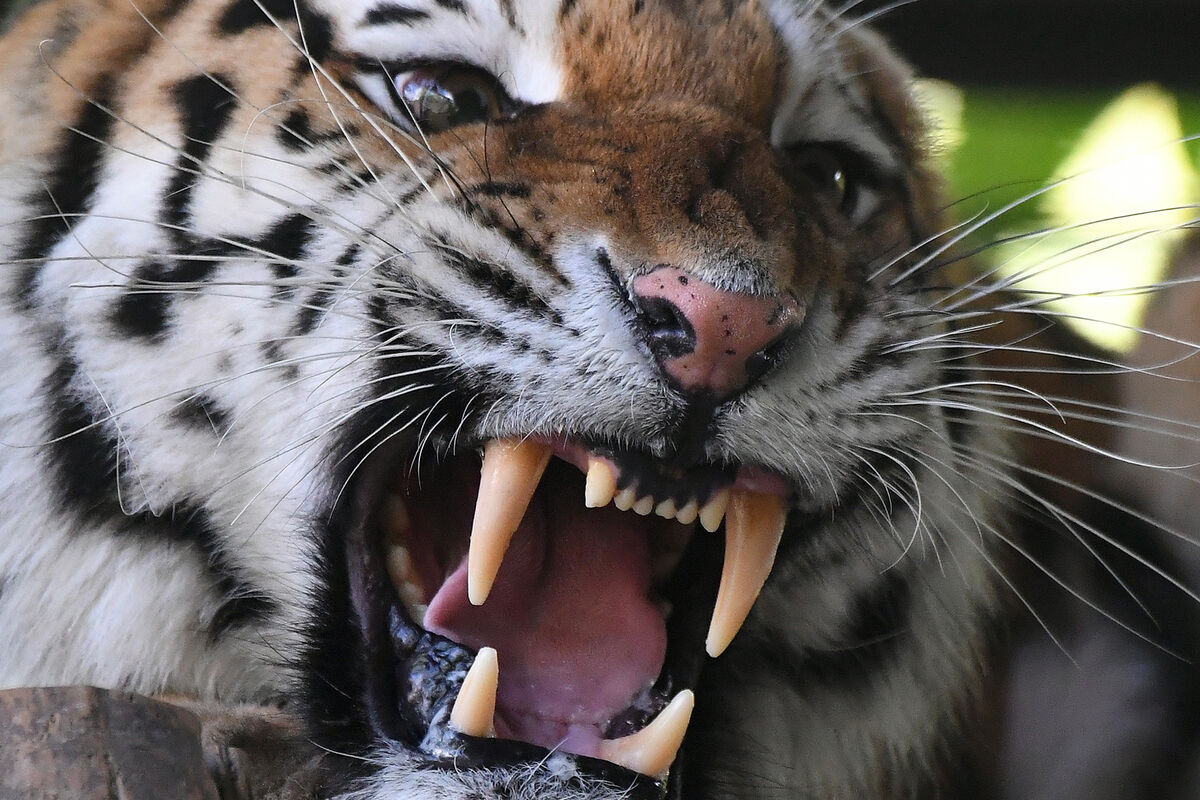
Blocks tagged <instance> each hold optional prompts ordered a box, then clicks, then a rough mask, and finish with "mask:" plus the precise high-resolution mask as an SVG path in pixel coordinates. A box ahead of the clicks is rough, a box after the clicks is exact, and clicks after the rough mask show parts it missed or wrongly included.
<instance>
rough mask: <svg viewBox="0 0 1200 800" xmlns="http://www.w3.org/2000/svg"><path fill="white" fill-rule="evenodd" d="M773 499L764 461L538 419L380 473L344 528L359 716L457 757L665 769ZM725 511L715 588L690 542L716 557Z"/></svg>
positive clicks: (767, 563)
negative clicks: (667, 447)
mask: <svg viewBox="0 0 1200 800" xmlns="http://www.w3.org/2000/svg"><path fill="white" fill-rule="evenodd" d="M402 463H403V462H402ZM787 499H788V486H787V484H786V482H785V481H783V480H782V479H780V478H778V477H777V476H774V475H772V474H769V473H767V472H765V471H762V470H757V469H751V468H748V467H742V466H737V465H708V464H706V465H700V466H695V467H690V468H687V469H676V468H671V467H669V466H667V465H664V464H663V463H662V462H659V461H656V460H655V459H653V458H652V457H650V456H648V455H644V454H639V453H634V452H630V451H618V450H616V449H610V448H606V447H603V446H600V445H594V444H593V445H585V444H583V443H581V442H579V441H575V440H570V439H553V440H551V439H545V438H540V437H530V438H526V439H519V440H517V439H507V440H500V439H497V440H491V441H489V442H486V443H485V444H484V445H483V447H482V448H481V452H475V451H472V452H469V453H466V454H459V455H455V456H452V457H450V458H448V459H446V460H445V461H443V462H442V463H439V464H437V465H434V466H432V467H430V466H426V465H422V466H421V467H420V468H418V467H416V466H412V465H411V464H409V465H408V466H406V467H405V468H403V469H399V470H398V471H393V472H391V473H388V474H387V476H386V477H383V478H380V479H379V485H378V487H377V488H376V489H375V490H374V492H373V496H372V498H371V499H369V500H368V504H369V508H370V511H369V512H368V513H369V519H370V523H369V524H368V525H367V526H365V528H364V529H363V534H362V536H363V541H361V542H351V543H350V544H349V546H350V564H351V593H352V598H353V602H354V604H355V607H356V609H357V612H358V614H359V617H360V618H361V619H362V620H363V624H364V626H365V630H364V634H365V639H366V641H367V650H368V658H369V660H370V661H371V663H370V664H369V665H368V672H369V673H370V677H369V678H368V680H367V683H368V694H369V706H370V713H371V715H372V717H373V718H374V719H375V724H376V725H377V726H378V727H380V728H382V731H383V732H384V733H386V734H387V735H388V736H389V737H390V738H392V739H393V740H396V741H399V742H401V743H403V744H404V745H406V746H407V747H409V748H410V749H414V750H416V751H419V752H420V753H422V754H423V755H424V756H426V757H427V758H428V759H431V760H435V761H438V762H443V763H453V764H454V765H456V766H457V767H460V768H461V767H463V766H464V765H466V766H471V765H475V766H481V765H488V764H493V763H496V762H497V760H499V761H503V762H509V763H514V764H516V763H528V762H542V763H546V762H547V759H548V758H550V757H551V755H553V757H554V758H555V759H558V760H559V761H560V762H565V763H567V764H569V768H570V769H571V770H574V771H575V772H576V773H577V774H579V775H580V776H590V777H593V778H599V779H604V780H609V781H611V782H615V783H621V784H623V785H625V786H632V785H634V784H636V783H639V782H642V783H647V782H648V783H649V784H651V785H652V786H657V787H659V788H660V789H661V788H662V787H664V786H665V779H666V777H667V774H668V771H669V768H670V766H671V764H672V763H673V762H674V761H675V759H676V757H677V754H678V752H679V750H680V747H681V745H682V742H683V740H684V737H685V734H686V732H687V727H688V722H689V720H690V717H691V712H692V706H693V696H692V692H691V689H690V687H691V686H693V685H694V683H695V680H696V677H697V673H698V669H699V666H698V665H699V664H700V663H702V661H703V656H702V655H701V648H703V651H705V652H707V653H708V655H710V656H717V655H719V654H720V653H721V652H723V651H724V650H725V648H726V647H727V646H728V645H729V644H730V642H731V641H732V640H733V638H734V637H735V636H736V634H737V632H738V631H739V629H740V628H741V626H742V624H743V622H744V621H745V619H746V616H747V614H748V613H749V611H750V608H751V606H752V605H753V603H754V601H755V599H756V598H757V596H758V594H759V592H760V590H761V589H762V586H763V584H764V582H765V581H766V579H767V576H768V575H769V573H770V570H771V567H772V565H773V563H774V560H775V553H776V550H777V548H778V545H779V542H780V539H781V536H782V533H783V529H784V526H785V523H786V517H787ZM722 530H723V532H724V536H725V557H724V566H723V568H722V569H721V570H720V582H719V588H718V590H717V591H716V600H715V603H713V601H712V599H711V598H712V594H711V585H712V583H714V582H715V577H716V575H715V573H716V571H717V570H716V566H715V564H714V563H712V562H713V561H714V560H715V559H714V558H706V557H704V556H703V555H698V554H702V553H709V554H716V558H719V551H718V550H714V547H713V544H712V543H713V542H717V543H718V547H719V539H717V538H716V537H715V536H714V534H717V535H719V534H720V533H721V531H722ZM697 571H699V572H704V573H707V580H705V581H702V580H700V579H699V577H698V576H697V575H695V573H696V572H697ZM698 585H703V586H706V587H708V588H707V591H708V592H709V594H708V595H707V599H704V600H701V601H699V603H697V602H696V600H695V598H696V591H695V590H694V587H695V586H698ZM681 586H683V587H684V589H683V590H682V591H681V589H680V587H681ZM689 586H690V587H692V589H691V590H689V589H688V588H687V587H689ZM684 597H687V598H690V599H689V600H688V601H687V602H689V603H691V604H692V605H700V606H703V607H704V608H708V607H711V608H712V615H711V618H710V619H709V620H708V627H707V635H706V636H704V634H703V632H702V631H703V629H702V628H697V626H696V625H690V626H685V625H683V624H682V623H679V622H678V620H677V619H676V618H677V617H679V616H681V615H679V614H678V613H677V606H678V604H679V603H680V602H682V601H683V600H682V598H684ZM710 604H711V605H710ZM669 631H670V634H669ZM701 638H703V639H704V641H703V644H702V643H701V641H700V639H701ZM557 768H558V769H560V770H561V769H563V766H562V764H561V763H560V764H559V766H558V767H557Z"/></svg>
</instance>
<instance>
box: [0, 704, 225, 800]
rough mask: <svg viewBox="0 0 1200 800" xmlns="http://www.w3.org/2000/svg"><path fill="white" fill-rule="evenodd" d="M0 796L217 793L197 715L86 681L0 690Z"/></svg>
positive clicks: (165, 797) (40, 799)
mask: <svg viewBox="0 0 1200 800" xmlns="http://www.w3.org/2000/svg"><path fill="white" fill-rule="evenodd" d="M0 798H3V799H4V800H218V795H217V790H216V787H215V786H214V784H213V782H212V780H211V779H210V778H209V775H208V772H207V770H206V768H205V763H204V753H203V750H202V747H201V725H200V720H199V719H198V718H197V717H196V716H195V715H194V714H192V713H191V712H189V711H187V710H185V709H182V708H179V707H178V706H174V705H169V704H167V703H162V702H159V701H157V700H151V699H150V698H147V697H143V696H140V695H134V694H129V693H126V692H117V691H108V690H104V689H94V688H91V687H87V686H71V687H65V688H36V689H10V690H7V691H0Z"/></svg>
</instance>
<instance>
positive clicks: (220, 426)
mask: <svg viewBox="0 0 1200 800" xmlns="http://www.w3.org/2000/svg"><path fill="white" fill-rule="evenodd" d="M171 416H172V417H173V418H175V419H176V420H177V421H178V422H181V423H183V424H184V425H186V426H188V427H189V428H194V429H196V430H201V431H212V432H213V433H215V434H217V435H218V436H224V435H225V434H226V433H228V432H229V424H230V421H229V413H228V412H227V411H225V410H224V409H223V408H221V406H220V404H219V403H217V401H216V400H215V399H214V398H212V397H209V396H208V395H203V394H197V395H192V396H191V397H187V398H184V399H183V400H181V401H180V402H179V403H178V404H177V405H176V406H175V410H174V411H172V412H171Z"/></svg>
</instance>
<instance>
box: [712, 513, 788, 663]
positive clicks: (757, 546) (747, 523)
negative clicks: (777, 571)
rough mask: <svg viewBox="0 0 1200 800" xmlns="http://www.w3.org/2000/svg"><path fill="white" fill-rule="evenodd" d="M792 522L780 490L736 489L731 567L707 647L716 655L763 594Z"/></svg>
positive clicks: (728, 535)
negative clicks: (779, 492)
mask: <svg viewBox="0 0 1200 800" xmlns="http://www.w3.org/2000/svg"><path fill="white" fill-rule="evenodd" d="M786 523H787V506H786V505H785V504H784V498H782V497H779V496H777V495H769V494H755V493H753V492H744V491H738V492H735V493H734V494H733V496H732V498H731V500H730V503H729V518H728V519H726V520H725V566H724V568H723V569H722V571H721V588H720V589H719V590H717V605H716V608H714V609H713V616H712V623H711V624H710V625H709V627H708V638H707V639H706V640H705V643H704V646H705V649H706V650H707V651H708V654H709V655H710V656H712V657H713V658H716V657H717V656H719V655H721V653H723V652H725V648H726V647H728V646H729V643H730V642H732V641H733V637H734V636H736V635H737V632H738V631H739V630H741V628H742V623H743V622H745V621H746V615H747V614H749V613H750V607H751V606H753V605H754V601H755V600H756V599H758V593H759V592H761V591H762V587H763V584H764V583H766V581H767V576H768V575H770V574H771V567H772V566H774V564H775V552H776V551H777V550H778V549H779V540H780V539H781V538H782V537H783V527H784V525H785V524H786Z"/></svg>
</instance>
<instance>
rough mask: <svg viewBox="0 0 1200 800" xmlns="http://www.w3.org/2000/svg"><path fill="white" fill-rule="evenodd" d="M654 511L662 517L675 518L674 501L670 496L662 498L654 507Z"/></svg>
mask: <svg viewBox="0 0 1200 800" xmlns="http://www.w3.org/2000/svg"><path fill="white" fill-rule="evenodd" d="M654 513H655V514H657V515H658V516H660V517H662V518H663V519H675V501H674V500H671V499H670V498H668V499H666V500H663V501H662V502H661V503H659V504H658V505H657V506H655V507H654Z"/></svg>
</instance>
